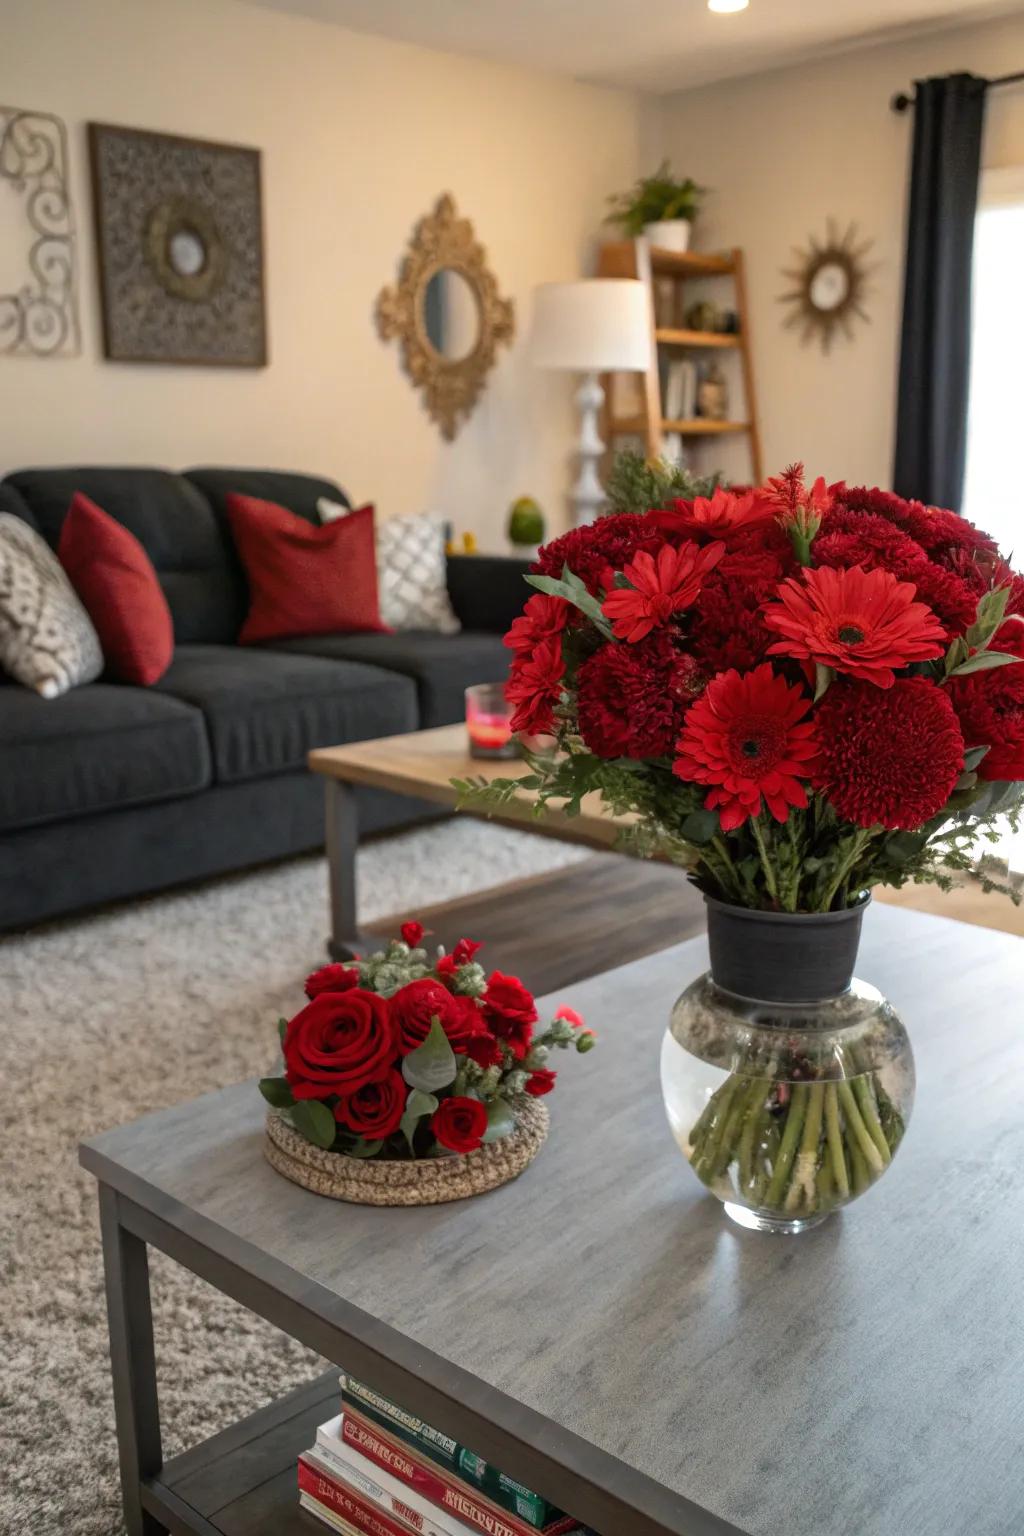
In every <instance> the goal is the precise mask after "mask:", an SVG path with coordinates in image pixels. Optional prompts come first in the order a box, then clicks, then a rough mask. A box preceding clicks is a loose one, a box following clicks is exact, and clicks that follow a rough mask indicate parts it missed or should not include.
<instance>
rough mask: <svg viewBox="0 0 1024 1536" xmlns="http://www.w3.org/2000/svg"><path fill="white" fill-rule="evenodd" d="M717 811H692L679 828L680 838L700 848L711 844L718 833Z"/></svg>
mask: <svg viewBox="0 0 1024 1536" xmlns="http://www.w3.org/2000/svg"><path fill="white" fill-rule="evenodd" d="M718 826H719V821H718V812H717V811H707V810H704V811H691V812H690V814H689V816H687V817H686V819H685V821H684V822H683V824H682V826H681V827H680V828H679V836H680V837H681V838H684V839H685V841H686V842H688V843H695V844H696V845H697V847H698V848H699V847H700V846H701V845H702V844H703V843H710V841H711V839H712V838H713V837H715V836H717V833H718Z"/></svg>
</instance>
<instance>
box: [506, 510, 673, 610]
mask: <svg viewBox="0 0 1024 1536" xmlns="http://www.w3.org/2000/svg"><path fill="white" fill-rule="evenodd" d="M664 542H665V536H664V534H663V533H660V532H659V530H658V527H657V525H656V524H655V523H654V522H652V521H651V514H650V513H641V514H638V513H636V512H613V513H611V514H610V515H609V516H608V517H599V518H598V519H597V521H596V522H595V523H589V524H587V525H586V526H585V527H583V528H571V529H570V530H569V532H568V533H563V534H562V535H561V537H560V538H557V539H552V541H551V543H550V544H545V545H544V548H543V549H542V550H541V551H540V553H539V554H538V556H537V559H536V561H535V563H534V564H533V565H532V566H531V570H532V571H534V572H535V573H536V574H538V575H541V576H561V574H562V569H563V567H564V566H566V565H567V566H568V567H569V569H570V571H572V573H573V574H574V575H575V576H578V577H579V578H580V580H581V581H582V582H583V584H584V586H585V587H586V588H587V590H588V591H589V592H591V593H592V594H593V595H594V596H595V597H596V596H597V594H598V592H599V591H600V590H601V588H602V587H603V586H604V585H605V580H604V578H605V574H606V572H607V571H608V570H609V569H611V570H613V571H621V570H622V567H623V566H624V565H625V564H626V563H627V561H629V560H632V558H633V556H634V555H635V554H636V553H637V551H638V550H657V549H658V548H660V546H661V545H662V544H663V543H664Z"/></svg>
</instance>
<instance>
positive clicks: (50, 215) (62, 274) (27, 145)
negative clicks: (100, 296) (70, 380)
mask: <svg viewBox="0 0 1024 1536" xmlns="http://www.w3.org/2000/svg"><path fill="white" fill-rule="evenodd" d="M0 198H2V200H3V204H4V208H5V210H7V211H6V212H5V214H4V217H3V218H2V219H0V266H2V269H3V271H4V272H14V273H16V274H17V279H16V284H15V286H14V287H13V288H12V289H11V290H10V291H9V292H4V291H2V289H0V356H8V357H77V356H78V354H79V352H80V351H81V335H80V332H79V325H78V294H77V285H78V278H77V260H76V250H75V225H74V219H73V217H72V212H71V194H70V190H69V188H68V150H67V134H66V132H65V129H64V124H63V123H62V122H61V120H60V118H59V117H54V116H52V115H51V114H50V113H49V112H29V111H20V110H19V109H18V108H16V107H0ZM11 211H13V212H14V215H15V216H14V217H13V218H11V217H9V214H10V212H11Z"/></svg>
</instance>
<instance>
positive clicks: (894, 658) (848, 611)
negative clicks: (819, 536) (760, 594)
mask: <svg viewBox="0 0 1024 1536" xmlns="http://www.w3.org/2000/svg"><path fill="white" fill-rule="evenodd" d="M916 593H917V588H916V587H915V586H914V585H913V584H912V583H911V582H908V581H897V579H896V577H895V576H892V575H890V573H889V572H888V571H884V570H875V571H865V570H864V569H863V567H862V566H859V565H855V566H852V567H851V568H850V569H849V570H830V569H828V568H827V567H826V568H822V569H813V570H812V569H807V570H804V571H802V572H801V574H800V578H799V579H796V578H794V577H792V576H791V577H789V578H788V579H787V580H786V581H784V582H783V583H782V585H781V586H780V588H779V601H778V602H777V603H771V604H769V606H768V607H767V608H766V609H765V612H764V622H765V623H766V624H767V625H768V627H769V629H774V630H775V631H776V632H777V633H778V634H781V635H782V636H783V637H784V638H783V639H782V640H779V641H777V642H776V644H775V645H773V646H771V647H770V648H769V654H770V655H776V656H795V657H796V658H797V659H799V660H807V661H814V662H820V663H821V664H822V665H823V666H826V667H834V668H835V670H836V671H837V672H847V673H849V675H850V676H851V677H859V678H862V679H863V680H864V681H865V682H868V683H875V684H876V685H877V686H878V687H879V688H891V687H892V683H893V678H894V676H895V673H894V671H893V668H894V667H903V666H906V665H907V663H908V662H911V661H928V660H930V659H931V658H933V657H935V656H941V655H942V650H943V641H944V639H945V633H944V631H943V628H942V625H941V624H940V623H939V620H938V619H937V618H936V617H935V615H934V613H932V611H931V609H930V608H929V607H927V605H926V604H925V603H918V602H915V596H916Z"/></svg>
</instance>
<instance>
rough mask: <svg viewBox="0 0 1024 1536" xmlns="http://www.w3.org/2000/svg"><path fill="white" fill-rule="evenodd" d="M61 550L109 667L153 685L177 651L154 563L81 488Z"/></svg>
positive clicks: (124, 677) (115, 673)
mask: <svg viewBox="0 0 1024 1536" xmlns="http://www.w3.org/2000/svg"><path fill="white" fill-rule="evenodd" d="M57 555H58V558H59V559H60V563H61V565H62V566H63V567H64V569H65V571H66V572H67V574H68V578H69V580H70V582H71V585H72V586H73V587H74V589H75V591H76V592H77V593H78V596H79V597H80V598H81V600H82V603H83V605H84V607H85V609H86V612H87V613H88V615H89V617H90V619H91V620H92V622H93V625H94V626H95V629H96V633H97V634H98V635H99V637H100V645H101V646H102V647H103V659H104V661H105V662H106V669H107V671H108V672H109V673H110V674H111V676H112V677H116V678H117V680H118V681H119V682H122V683H138V684H140V685H141V686H142V687H143V688H148V687H149V686H150V685H151V684H152V683H156V682H159V680H160V678H162V677H163V675H164V673H165V672H166V671H167V668H168V667H169V666H170V664H171V658H172V657H173V655H174V624H173V622H172V620H171V610H170V609H169V608H168V606H167V599H166V597H164V594H163V589H162V588H161V586H160V581H159V579H158V577H157V574H156V571H155V570H154V569H153V562H152V560H150V558H149V556H148V555H147V554H146V551H145V550H144V549H143V547H142V545H141V544H140V543H139V541H138V539H137V538H136V537H135V535H134V533H129V531H128V529H127V528H125V527H124V525H123V524H122V523H119V522H117V521H116V520H115V519H114V518H112V517H111V516H110V514H109V513H107V512H104V511H103V509H102V508H101V507H98V506H97V505H96V503H95V502H93V501H90V500H89V498H88V496H83V495H82V493H81V492H80V491H76V492H75V495H74V496H73V497H72V500H71V506H70V507H69V509H68V515H67V517H65V519H64V526H63V528H62V529H61V531H60V539H59V541H58V544H57Z"/></svg>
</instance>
